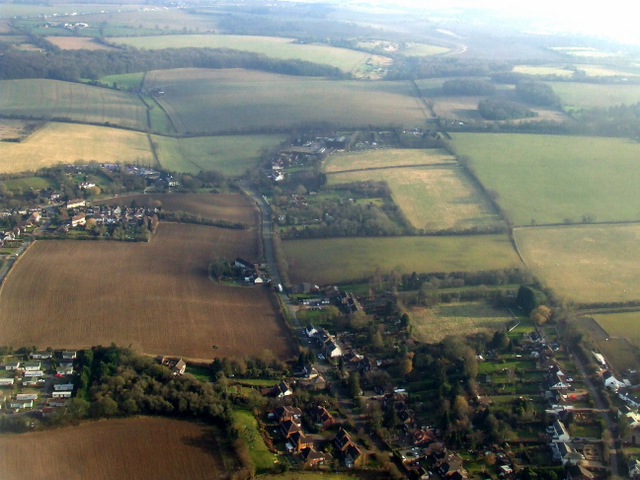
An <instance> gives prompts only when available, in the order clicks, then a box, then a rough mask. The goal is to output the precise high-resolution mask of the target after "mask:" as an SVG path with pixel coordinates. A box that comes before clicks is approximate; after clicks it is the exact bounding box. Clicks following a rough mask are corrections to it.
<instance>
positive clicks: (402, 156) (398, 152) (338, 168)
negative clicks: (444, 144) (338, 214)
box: [322, 148, 456, 173]
mask: <svg viewBox="0 0 640 480" xmlns="http://www.w3.org/2000/svg"><path fill="white" fill-rule="evenodd" d="M455 162H456V160H455V158H454V157H453V156H451V155H449V154H448V153H447V152H445V151H444V150H440V149H430V150H421V149H417V148H415V149H414V148H412V149H398V148H389V149H380V150H365V151H360V152H347V153H340V154H334V155H331V156H330V157H327V159H326V160H325V161H324V162H323V165H322V169H323V171H324V172H325V173H335V172H343V171H345V170H364V169H373V168H388V167H403V166H413V165H433V164H437V163H451V164H455Z"/></svg>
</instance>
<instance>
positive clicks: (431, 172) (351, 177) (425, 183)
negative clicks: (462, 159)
mask: <svg viewBox="0 0 640 480" xmlns="http://www.w3.org/2000/svg"><path fill="white" fill-rule="evenodd" d="M327 178H328V184H329V185H333V184H337V183H351V182H360V181H365V180H375V181H385V182H387V184H388V185H389V188H390V189H391V196H392V197H393V201H394V202H395V203H396V205H398V207H399V208H400V210H402V213H404V215H405V217H406V218H407V219H408V220H409V222H411V224H412V225H413V226H414V227H415V228H418V229H423V230H425V231H441V230H454V231H464V230H469V229H471V228H483V227H490V226H494V225H496V224H498V223H500V218H499V217H498V215H497V214H496V213H495V212H493V211H492V209H491V206H490V204H489V202H488V201H487V200H486V199H485V198H484V197H483V196H482V194H481V193H480V192H478V191H477V189H476V188H475V186H474V185H473V184H472V183H471V181H470V180H469V179H468V178H467V176H466V175H465V173H464V171H463V170H462V168H461V167H459V166H457V165H452V166H438V167H409V168H390V169H382V170H361V171H356V172H345V173H336V174H331V175H328V177H327Z"/></svg>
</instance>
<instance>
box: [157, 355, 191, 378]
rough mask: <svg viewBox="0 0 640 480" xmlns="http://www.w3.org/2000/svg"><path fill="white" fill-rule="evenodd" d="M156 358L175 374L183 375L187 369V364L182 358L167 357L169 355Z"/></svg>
mask: <svg viewBox="0 0 640 480" xmlns="http://www.w3.org/2000/svg"><path fill="white" fill-rule="evenodd" d="M156 360H157V361H158V363H159V364H160V365H164V366H165V367H167V368H168V369H169V370H171V372H172V373H173V374H174V375H176V376H177V375H182V374H184V372H185V371H186V370H187V364H186V362H185V361H184V360H182V359H181V358H167V357H156Z"/></svg>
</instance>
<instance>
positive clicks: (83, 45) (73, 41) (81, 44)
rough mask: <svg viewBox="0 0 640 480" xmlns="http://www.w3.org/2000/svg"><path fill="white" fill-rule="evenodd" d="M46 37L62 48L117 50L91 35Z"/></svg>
mask: <svg viewBox="0 0 640 480" xmlns="http://www.w3.org/2000/svg"><path fill="white" fill-rule="evenodd" d="M46 39H47V40H48V41H49V42H51V43H53V44H54V45H55V46H56V47H58V48H60V49H62V50H115V48H114V47H109V46H107V45H103V44H101V43H98V42H96V41H95V40H94V39H93V38H89V37H58V36H50V37H46Z"/></svg>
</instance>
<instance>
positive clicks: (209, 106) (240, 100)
mask: <svg viewBox="0 0 640 480" xmlns="http://www.w3.org/2000/svg"><path fill="white" fill-rule="evenodd" d="M160 87H162V89H163V90H164V91H165V95H163V96H161V97H158V101H159V102H160V103H162V105H163V106H164V107H165V109H166V110H167V112H168V113H169V115H170V116H171V117H172V118H173V121H174V123H175V124H176V126H177V128H178V130H179V132H180V133H192V134H197V133H202V134H216V133H217V134H221V133H267V132H277V131H289V130H291V129H292V128H304V127H305V126H309V127H310V126H313V125H315V126H327V125H332V126H333V128H340V127H347V128H354V127H360V126H363V125H375V126H389V125H408V126H414V125H423V124H424V121H425V118H426V112H425V111H424V108H423V106H422V105H421V104H420V102H419V101H418V99H417V98H416V97H415V96H414V92H413V90H412V87H411V84H410V83H409V82H356V81H332V80H326V79H320V78H313V77H291V76H287V75H277V74H271V73H264V72H256V71H252V70H243V69H221V70H207V69H177V70H162V71H153V72H149V73H148V74H147V77H146V80H145V88H149V89H152V88H160Z"/></svg>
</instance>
